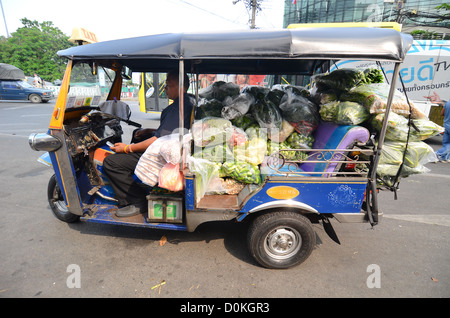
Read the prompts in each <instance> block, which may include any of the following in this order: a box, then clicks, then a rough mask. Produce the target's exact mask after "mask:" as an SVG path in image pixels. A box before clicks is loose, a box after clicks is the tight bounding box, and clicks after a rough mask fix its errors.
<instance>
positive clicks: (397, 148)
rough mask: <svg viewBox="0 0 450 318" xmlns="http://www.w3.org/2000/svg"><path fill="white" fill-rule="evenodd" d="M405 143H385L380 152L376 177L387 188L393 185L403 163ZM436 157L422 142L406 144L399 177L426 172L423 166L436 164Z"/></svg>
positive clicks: (426, 169) (429, 147) (431, 149)
mask: <svg viewBox="0 0 450 318" xmlns="http://www.w3.org/2000/svg"><path fill="white" fill-rule="evenodd" d="M405 147H406V143H404V142H402V141H386V142H385V143H384V145H383V149H382V151H381V156H380V161H379V164H378V167H377V175H378V177H379V178H380V179H381V180H382V181H383V182H384V183H385V184H386V185H388V186H392V185H393V181H394V177H395V176H396V175H397V173H398V170H399V169H400V166H401V163H402V161H403V153H404V152H405ZM436 161H437V157H436V154H435V153H434V150H433V148H431V146H429V145H428V144H426V143H424V142H423V141H416V142H410V143H408V147H407V148H406V153H405V158H404V164H403V166H402V170H401V172H400V174H399V177H401V178H405V177H408V176H409V175H412V174H420V173H425V172H428V171H429V169H428V168H426V167H425V164H427V163H429V162H436Z"/></svg>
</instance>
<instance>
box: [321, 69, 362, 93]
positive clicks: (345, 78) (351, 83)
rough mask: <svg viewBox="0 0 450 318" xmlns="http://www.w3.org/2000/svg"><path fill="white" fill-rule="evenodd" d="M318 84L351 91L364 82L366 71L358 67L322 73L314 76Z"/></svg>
mask: <svg viewBox="0 0 450 318" xmlns="http://www.w3.org/2000/svg"><path fill="white" fill-rule="evenodd" d="M314 80H315V81H316V84H318V85H319V86H320V87H321V88H323V87H328V88H333V89H338V90H341V91H349V90H350V89H352V88H353V87H356V86H358V85H359V84H360V83H361V82H362V83H364V82H365V80H366V78H365V75H364V72H363V71H361V70H359V69H356V68H341V69H337V70H334V71H333V72H331V73H328V74H320V75H316V76H315V77H314Z"/></svg>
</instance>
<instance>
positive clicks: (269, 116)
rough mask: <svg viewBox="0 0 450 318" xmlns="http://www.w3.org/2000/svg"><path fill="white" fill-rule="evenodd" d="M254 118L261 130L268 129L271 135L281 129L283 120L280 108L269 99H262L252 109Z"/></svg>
mask: <svg viewBox="0 0 450 318" xmlns="http://www.w3.org/2000/svg"><path fill="white" fill-rule="evenodd" d="M252 114H253V117H254V118H255V119H256V121H257V122H258V124H259V126H260V127H261V128H265V129H267V132H268V134H269V138H270V133H271V132H272V131H274V133H277V132H278V131H279V130H280V129H281V125H282V122H283V119H282V117H281V113H280V111H279V109H278V107H277V106H276V105H275V104H274V103H272V102H271V101H269V100H268V99H261V100H258V101H257V102H256V104H255V105H253V107H252Z"/></svg>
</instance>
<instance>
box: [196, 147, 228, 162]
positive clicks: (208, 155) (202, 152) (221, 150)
mask: <svg viewBox="0 0 450 318" xmlns="http://www.w3.org/2000/svg"><path fill="white" fill-rule="evenodd" d="M192 156H193V157H194V158H202V159H206V160H209V161H212V162H225V161H234V160H235V157H234V154H233V152H232V151H231V150H230V148H229V147H228V146H227V144H220V145H215V146H209V147H204V148H201V149H199V150H197V151H195V152H194V154H193V155H192Z"/></svg>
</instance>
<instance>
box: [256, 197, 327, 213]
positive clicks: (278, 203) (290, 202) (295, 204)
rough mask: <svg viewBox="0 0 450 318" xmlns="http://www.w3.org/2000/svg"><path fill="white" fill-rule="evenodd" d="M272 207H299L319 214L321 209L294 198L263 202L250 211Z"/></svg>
mask: <svg viewBox="0 0 450 318" xmlns="http://www.w3.org/2000/svg"><path fill="white" fill-rule="evenodd" d="M272 208H298V209H302V210H304V211H307V212H311V213H316V214H319V211H317V210H316V209H314V208H313V207H311V206H309V205H307V204H305V203H302V202H298V201H294V200H276V201H271V202H267V203H263V204H260V205H258V206H257V207H254V208H253V209H251V210H250V211H248V212H249V213H253V212H258V211H262V210H266V209H272Z"/></svg>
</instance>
